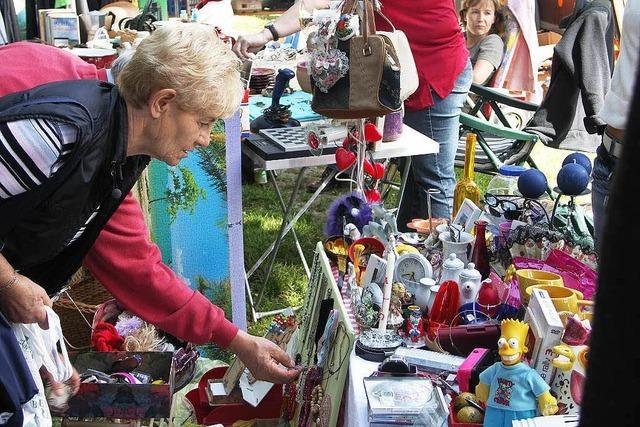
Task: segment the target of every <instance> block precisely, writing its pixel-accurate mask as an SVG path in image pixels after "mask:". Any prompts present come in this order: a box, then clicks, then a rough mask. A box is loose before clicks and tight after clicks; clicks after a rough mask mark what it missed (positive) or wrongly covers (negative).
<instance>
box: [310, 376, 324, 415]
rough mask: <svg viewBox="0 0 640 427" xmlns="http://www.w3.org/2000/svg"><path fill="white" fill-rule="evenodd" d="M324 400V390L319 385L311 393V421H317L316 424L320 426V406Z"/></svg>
mask: <svg viewBox="0 0 640 427" xmlns="http://www.w3.org/2000/svg"><path fill="white" fill-rule="evenodd" d="M323 398H324V390H323V389H322V385H321V384H318V385H317V386H315V387H314V388H313V390H312V391H311V419H312V420H313V421H315V423H316V424H320V409H321V406H320V405H321V403H322V399H323Z"/></svg>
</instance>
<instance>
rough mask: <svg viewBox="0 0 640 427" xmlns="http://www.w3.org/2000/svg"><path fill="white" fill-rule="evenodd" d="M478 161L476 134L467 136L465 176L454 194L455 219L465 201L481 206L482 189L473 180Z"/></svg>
mask: <svg viewBox="0 0 640 427" xmlns="http://www.w3.org/2000/svg"><path fill="white" fill-rule="evenodd" d="M475 160H476V134H475V133H472V132H469V133H468V134H467V144H466V149H465V154H464V175H463V176H462V179H460V181H458V183H457V184H456V188H455V190H454V192H453V218H455V217H456V214H457V213H458V209H460V206H461V205H462V201H463V200H464V199H469V200H471V201H472V202H473V203H475V204H476V205H479V204H480V188H479V187H478V184H476V183H475V181H474V180H473V175H474V169H473V168H474V166H475Z"/></svg>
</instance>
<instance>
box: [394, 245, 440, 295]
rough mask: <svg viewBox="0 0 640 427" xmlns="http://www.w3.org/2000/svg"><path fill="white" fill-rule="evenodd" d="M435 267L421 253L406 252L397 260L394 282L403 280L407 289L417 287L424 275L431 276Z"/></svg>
mask: <svg viewBox="0 0 640 427" xmlns="http://www.w3.org/2000/svg"><path fill="white" fill-rule="evenodd" d="M431 276H433V267H432V266H431V263H430V262H429V261H428V260H427V258H425V257H424V255H422V254H420V253H404V254H402V255H400V256H399V257H398V259H397V260H396V267H395V270H394V272H393V280H394V282H401V283H402V284H403V285H404V286H405V288H407V290H409V289H415V288H416V285H417V284H418V283H419V282H420V279H422V278H423V277H428V278H431Z"/></svg>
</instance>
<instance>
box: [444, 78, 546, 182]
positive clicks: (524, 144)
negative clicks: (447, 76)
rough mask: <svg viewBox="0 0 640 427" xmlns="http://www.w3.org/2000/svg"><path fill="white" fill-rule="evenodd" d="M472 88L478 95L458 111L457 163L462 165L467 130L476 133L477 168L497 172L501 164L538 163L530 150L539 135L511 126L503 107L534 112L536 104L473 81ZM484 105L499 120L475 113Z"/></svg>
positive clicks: (458, 165)
mask: <svg viewBox="0 0 640 427" xmlns="http://www.w3.org/2000/svg"><path fill="white" fill-rule="evenodd" d="M471 92H473V93H474V94H476V95H477V96H478V98H477V99H476V100H475V106H474V107H473V108H472V109H471V111H470V112H469V113H461V114H460V129H461V132H460V133H461V138H460V140H459V143H458V150H457V152H456V166H457V167H463V166H464V155H465V142H466V138H465V136H466V133H467V132H474V133H475V134H477V137H478V138H477V141H478V146H477V147H476V157H475V170H476V171H477V172H482V173H488V174H496V173H498V169H499V168H500V166H502V165H503V164H507V165H510V164H518V165H520V164H523V163H525V162H526V163H529V164H530V165H531V166H532V167H537V166H536V165H535V163H534V161H533V159H532V158H531V155H530V154H531V151H532V150H533V147H534V145H535V143H536V141H537V140H538V137H537V136H536V135H534V134H531V133H527V132H523V131H521V130H519V129H515V128H513V127H512V124H511V123H510V122H509V120H508V119H507V117H506V116H505V113H504V111H503V109H504V106H506V107H511V108H514V109H518V110H522V111H528V112H534V111H536V110H537V109H538V105H537V104H534V103H531V102H527V101H520V100H518V99H515V98H511V97H509V96H507V95H504V94H502V93H500V92H498V91H496V90H494V89H490V88H486V87H484V86H480V85H476V84H473V85H472V86H471ZM485 106H488V107H489V108H490V109H491V111H492V112H493V113H494V114H495V116H496V118H497V120H498V121H499V124H496V123H492V122H491V121H488V120H487V119H485V118H484V117H482V118H480V117H478V116H477V114H478V113H479V112H480V111H481V110H482V109H483V108H484V107H485Z"/></svg>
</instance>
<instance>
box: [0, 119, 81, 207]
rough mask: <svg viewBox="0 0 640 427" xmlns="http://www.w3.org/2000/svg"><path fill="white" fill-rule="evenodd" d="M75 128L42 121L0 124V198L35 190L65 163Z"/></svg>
mask: <svg viewBox="0 0 640 427" xmlns="http://www.w3.org/2000/svg"><path fill="white" fill-rule="evenodd" d="M76 135H77V130H76V128H75V127H73V126H70V125H66V124H63V123H59V122H54V121H48V120H44V119H25V120H17V121H14V122H8V123H0V199H7V198H9V197H12V196H15V195H18V194H20V193H24V192H25V191H28V190H31V189H33V188H36V187H38V186H39V185H40V184H42V183H43V182H44V181H46V180H47V179H49V178H50V177H51V176H52V175H53V174H54V173H55V172H56V171H57V170H58V169H59V168H60V166H62V164H64V161H65V160H66V159H67V158H68V156H69V155H70V154H71V153H72V152H73V147H74V146H75V144H76Z"/></svg>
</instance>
